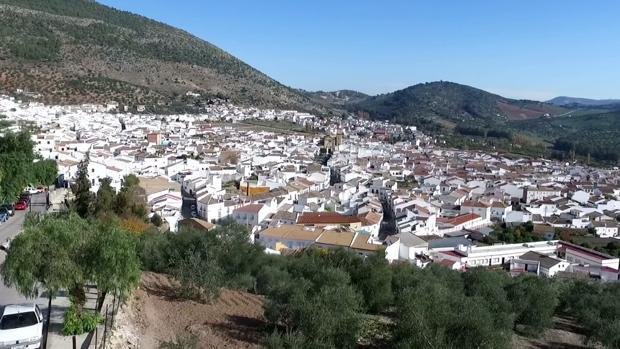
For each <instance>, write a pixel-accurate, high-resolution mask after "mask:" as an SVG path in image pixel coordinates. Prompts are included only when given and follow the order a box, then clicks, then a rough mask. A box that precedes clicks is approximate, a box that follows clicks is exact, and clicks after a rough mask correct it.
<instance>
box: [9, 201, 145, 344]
mask: <svg viewBox="0 0 620 349" xmlns="http://www.w3.org/2000/svg"><path fill="white" fill-rule="evenodd" d="M1 273H2V277H3V279H4V283H5V284H6V285H7V286H14V287H15V288H16V289H17V290H18V291H19V292H20V293H22V294H23V295H25V296H28V297H36V296H37V295H38V294H39V289H40V288H42V289H45V290H47V291H48V294H49V296H50V297H51V296H52V295H53V294H55V293H56V292H57V291H59V290H61V289H67V290H68V291H69V294H70V295H71V302H72V304H73V305H74V308H73V310H72V311H73V312H74V313H75V314H73V315H71V316H69V317H68V318H67V319H74V320H75V319H78V320H79V319H83V320H84V321H90V319H91V317H90V316H85V317H84V318H82V313H83V306H84V303H85V301H86V297H85V293H84V284H85V283H86V282H88V281H94V282H96V283H97V286H98V288H99V289H100V290H101V291H103V292H107V291H111V292H114V293H116V294H119V295H123V294H125V293H126V292H127V291H129V290H130V289H131V288H133V286H134V285H135V284H136V282H137V281H138V277H139V262H138V258H137V255H136V251H135V243H134V241H133V239H132V238H131V237H130V236H129V235H128V234H127V233H126V232H123V231H121V230H120V229H119V228H118V227H117V226H116V225H107V226H103V225H93V224H90V223H89V222H88V221H86V220H85V219H82V218H80V217H79V216H78V215H77V214H76V213H70V214H66V215H62V216H53V215H46V216H43V217H41V218H40V219H38V220H31V221H30V222H29V223H28V224H27V225H25V228H24V231H23V232H22V233H20V234H19V235H17V237H16V238H15V239H14V240H13V241H12V242H11V251H10V253H9V254H8V255H7V258H6V260H5V263H4V264H3V265H2V270H1ZM50 303H51V298H50ZM48 319H49V317H48ZM71 328H73V329H75V328H79V326H78V327H75V326H73V325H72V327H71ZM70 332H72V333H73V332H74V331H73V330H72V331H70ZM73 335H77V333H73Z"/></svg>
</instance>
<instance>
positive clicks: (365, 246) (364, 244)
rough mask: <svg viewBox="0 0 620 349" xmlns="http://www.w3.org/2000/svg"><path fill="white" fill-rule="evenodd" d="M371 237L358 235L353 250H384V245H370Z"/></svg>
mask: <svg viewBox="0 0 620 349" xmlns="http://www.w3.org/2000/svg"><path fill="white" fill-rule="evenodd" d="M369 237H370V236H369V235H366V234H357V235H356V236H355V238H354V239H353V243H352V244H351V248H352V249H356V250H363V251H378V250H381V249H382V248H383V245H378V244H371V243H368V238H369Z"/></svg>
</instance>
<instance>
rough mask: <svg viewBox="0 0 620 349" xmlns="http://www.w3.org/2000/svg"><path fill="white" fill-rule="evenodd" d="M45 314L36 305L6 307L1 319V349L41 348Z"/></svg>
mask: <svg viewBox="0 0 620 349" xmlns="http://www.w3.org/2000/svg"><path fill="white" fill-rule="evenodd" d="M42 337H43V314H42V313H41V310H40V309H39V306H38V305H36V304H26V305H17V304H11V305H6V306H5V307H4V309H3V311H2V317H0V347H1V348H19V349H35V348H41V338H42Z"/></svg>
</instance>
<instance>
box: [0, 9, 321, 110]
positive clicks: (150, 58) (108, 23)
mask: <svg viewBox="0 0 620 349" xmlns="http://www.w3.org/2000/svg"><path fill="white" fill-rule="evenodd" d="M0 22H1V23H2V25H0V89H2V88H4V89H5V93H6V92H14V91H15V90H16V89H24V90H27V91H30V92H36V93H40V94H41V95H42V99H43V101H45V102H50V103H60V104H73V103H94V102H99V103H106V102H108V101H117V102H119V103H121V104H128V105H133V104H145V105H158V106H172V107H174V106H176V107H181V108H183V107H184V106H188V105H189V106H192V105H193V103H197V102H196V101H193V100H190V98H189V97H187V96H185V94H186V93H187V92H189V91H192V92H196V93H199V94H201V95H202V96H203V97H204V98H207V97H221V98H227V99H230V100H232V101H233V102H235V103H238V104H242V105H254V106H267V107H286V108H295V109H302V110H309V111H313V110H316V109H317V108H318V109H321V108H322V107H321V106H320V105H317V103H316V102H314V101H312V100H311V99H310V98H309V97H308V96H306V95H304V94H302V93H299V91H297V90H293V89H291V88H288V87H286V86H284V85H282V84H280V83H279V82H277V81H275V80H273V79H271V78H270V77H268V76H267V75H265V74H263V73H261V72H260V71H258V70H256V69H254V68H252V67H251V66H249V65H247V64H246V63H244V62H242V61H240V60H239V59H237V58H235V57H233V56H232V55H230V54H228V53H227V52H225V51H223V50H222V49H220V48H218V47H216V46H214V45H212V44H210V43H208V42H206V41H204V40H202V39H199V38H197V37H195V36H193V35H191V34H189V33H187V32H185V31H182V30H179V29H176V28H173V27H171V26H168V25H166V24H163V23H159V22H157V21H154V20H151V19H148V18H145V17H142V16H139V15H135V14H132V13H128V12H124V11H119V10H116V9H113V8H110V7H107V6H104V5H101V4H98V3H96V2H94V1H89V0H0Z"/></svg>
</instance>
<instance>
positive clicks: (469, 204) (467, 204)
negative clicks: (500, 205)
mask: <svg viewBox="0 0 620 349" xmlns="http://www.w3.org/2000/svg"><path fill="white" fill-rule="evenodd" d="M461 207H479V208H487V207H489V205H487V204H485V203H482V202H480V201H469V200H468V201H464V202H463V203H462V204H461Z"/></svg>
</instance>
